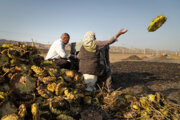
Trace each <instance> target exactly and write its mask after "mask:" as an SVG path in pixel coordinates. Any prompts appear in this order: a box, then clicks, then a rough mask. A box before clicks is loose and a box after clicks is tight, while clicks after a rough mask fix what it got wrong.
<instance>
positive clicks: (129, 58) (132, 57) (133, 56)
mask: <svg viewBox="0 0 180 120" xmlns="http://www.w3.org/2000/svg"><path fill="white" fill-rule="evenodd" d="M124 60H142V59H141V58H140V57H138V56H136V55H131V56H129V57H128V58H126V59H124Z"/></svg>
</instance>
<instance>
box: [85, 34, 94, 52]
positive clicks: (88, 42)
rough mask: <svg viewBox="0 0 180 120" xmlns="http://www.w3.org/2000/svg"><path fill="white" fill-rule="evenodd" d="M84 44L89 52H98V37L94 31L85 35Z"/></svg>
mask: <svg viewBox="0 0 180 120" xmlns="http://www.w3.org/2000/svg"><path fill="white" fill-rule="evenodd" d="M83 46H84V48H85V49H86V50H87V51H89V52H96V39H95V33H94V32H87V33H86V34H85V35H84V40H83Z"/></svg>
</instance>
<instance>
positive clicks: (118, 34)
mask: <svg viewBox="0 0 180 120" xmlns="http://www.w3.org/2000/svg"><path fill="white" fill-rule="evenodd" d="M127 31H128V30H125V31H124V28H122V29H121V30H120V31H119V32H118V33H117V34H116V38H118V37H119V36H120V35H122V34H124V33H126V32H127Z"/></svg>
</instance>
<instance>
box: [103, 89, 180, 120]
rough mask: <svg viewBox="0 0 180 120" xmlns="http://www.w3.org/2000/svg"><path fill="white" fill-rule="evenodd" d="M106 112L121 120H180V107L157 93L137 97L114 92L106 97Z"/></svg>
mask: <svg viewBox="0 0 180 120" xmlns="http://www.w3.org/2000/svg"><path fill="white" fill-rule="evenodd" d="M104 103H105V104H104V105H103V106H102V107H103V109H104V110H105V111H107V112H108V113H109V114H111V115H112V116H114V117H115V118H119V119H134V120H137V119H138V120H139V119H140V120H179V119H180V106H178V105H176V104H174V103H171V102H170V101H168V100H167V99H165V97H164V96H163V95H162V94H161V93H158V92H156V93H155V94H154V95H153V94H148V95H146V96H141V97H135V96H132V95H130V94H128V93H122V92H121V91H114V92H112V93H111V94H107V95H106V96H105V97H104Z"/></svg>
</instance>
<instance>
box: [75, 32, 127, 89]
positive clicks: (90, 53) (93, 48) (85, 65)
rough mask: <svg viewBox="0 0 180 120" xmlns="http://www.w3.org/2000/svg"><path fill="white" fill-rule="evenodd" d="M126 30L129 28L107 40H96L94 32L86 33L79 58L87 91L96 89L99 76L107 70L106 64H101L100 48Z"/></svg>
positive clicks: (80, 69)
mask: <svg viewBox="0 0 180 120" xmlns="http://www.w3.org/2000/svg"><path fill="white" fill-rule="evenodd" d="M126 32H127V30H125V31H124V29H121V30H120V31H119V32H118V33H117V34H116V35H115V36H114V37H112V38H111V39H110V40H106V41H96V36H95V33H94V32H87V33H86V34H85V35H84V40H83V45H82V47H81V49H80V52H79V54H78V58H79V72H81V73H82V74H83V77H84V82H85V83H86V84H87V88H86V90H87V91H93V90H95V83H96V81H97V77H98V76H99V75H100V74H102V72H106V70H105V69H106V68H105V66H102V65H101V64H100V49H101V48H103V47H105V46H106V45H110V44H112V43H114V42H115V41H117V38H118V37H119V36H120V35H122V34H124V33H126ZM107 87H108V86H107ZM108 89H109V87H108Z"/></svg>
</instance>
